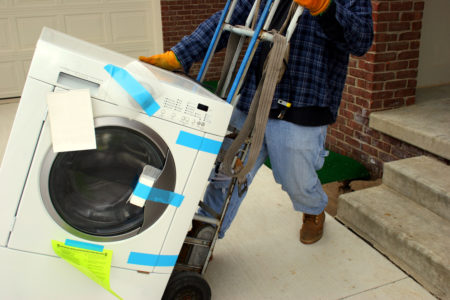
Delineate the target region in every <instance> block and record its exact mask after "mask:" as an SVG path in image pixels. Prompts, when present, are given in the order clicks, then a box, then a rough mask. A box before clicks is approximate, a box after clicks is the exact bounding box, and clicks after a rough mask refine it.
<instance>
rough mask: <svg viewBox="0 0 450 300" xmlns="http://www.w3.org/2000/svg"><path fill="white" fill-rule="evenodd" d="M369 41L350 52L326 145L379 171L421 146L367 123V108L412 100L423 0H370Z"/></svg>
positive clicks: (403, 103) (416, 153)
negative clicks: (360, 52) (361, 50)
mask: <svg viewBox="0 0 450 300" xmlns="http://www.w3.org/2000/svg"><path fill="white" fill-rule="evenodd" d="M372 8H373V22H374V33H375V36H374V43H373V45H372V47H371V49H370V50H369V52H368V53H367V54H366V55H364V56H363V57H351V59H350V64H349V67H348V76H347V83H346V86H345V89H344V93H343V97H342V103H341V107H340V110H339V117H338V120H337V122H336V123H335V124H333V125H332V126H330V128H329V132H328V133H329V134H328V138H327V147H328V148H329V149H330V150H332V151H335V152H338V153H341V154H344V155H347V156H350V157H353V158H354V159H356V160H358V161H360V162H362V163H363V164H364V165H365V166H366V167H368V168H369V170H370V171H371V173H372V175H373V176H375V177H378V176H380V175H381V172H382V163H383V162H387V161H392V160H397V159H401V158H406V157H411V156H417V155H421V154H423V153H424V152H423V150H420V149H418V148H415V147H413V146H411V145H408V144H405V143H403V142H401V141H399V140H396V139H393V138H391V137H389V136H386V135H384V134H382V133H380V132H377V131H375V130H372V129H371V128H369V126H368V124H369V115H370V113H371V112H374V111H379V110H386V109H392V108H397V107H400V106H404V105H411V104H413V103H414V101H415V91H416V85H417V72H418V65H419V46H420V33H421V28H422V15H423V9H424V1H423V0H408V1H395V0H372Z"/></svg>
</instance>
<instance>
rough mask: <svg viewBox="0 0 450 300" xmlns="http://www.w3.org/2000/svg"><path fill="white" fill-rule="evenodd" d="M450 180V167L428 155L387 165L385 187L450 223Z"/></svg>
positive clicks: (385, 167)
mask: <svg viewBox="0 0 450 300" xmlns="http://www.w3.org/2000/svg"><path fill="white" fill-rule="evenodd" d="M437 170H439V171H437ZM449 178H450V166H447V165H445V164H444V163H441V162H439V161H437V160H435V159H433V158H430V157H427V156H418V157H413V158H407V159H402V160H397V161H393V162H389V163H385V164H384V172H383V184H385V185H386V186H388V187H390V188H392V189H393V190H396V191H398V192H399V193H401V194H403V195H404V196H406V197H408V198H410V199H412V200H414V201H415V202H417V203H418V204H420V205H422V206H424V207H426V208H428V209H429V210H431V211H433V212H434V213H436V214H438V215H439V216H441V217H443V218H445V219H447V220H449V221H450V180H449Z"/></svg>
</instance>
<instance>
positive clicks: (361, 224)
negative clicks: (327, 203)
mask: <svg viewBox="0 0 450 300" xmlns="http://www.w3.org/2000/svg"><path fill="white" fill-rule="evenodd" d="M337 218H338V219H339V220H341V221H342V222H343V223H344V224H346V225H347V226H349V227H350V228H351V229H353V230H354V231H355V232H356V233H358V234H359V235H361V236H362V237H363V238H365V239H366V240H367V241H368V242H370V243H372V244H373V246H374V247H375V248H377V249H378V250H379V251H380V252H382V253H384V254H385V255H386V256H388V257H389V258H390V259H391V260H392V261H394V262H395V263H396V264H397V265H398V266H400V267H401V268H402V269H403V270H404V271H406V272H407V273H408V274H409V275H411V276H412V277H413V278H415V279H416V280H417V281H419V282H420V283H421V284H422V285H423V286H424V287H425V288H427V289H428V290H429V291H431V292H432V293H434V294H435V295H436V296H438V297H441V298H443V299H448V298H450V285H449V282H450V239H449V237H450V222H449V221H448V220H446V219H444V218H442V217H440V216H438V215H437V214H435V213H433V212H432V211H430V210H428V209H426V208H425V207H423V206H421V205H419V204H418V203H416V202H415V201H413V200H410V199H408V198H407V197H405V196H403V195H401V194H400V193H398V192H396V191H394V190H392V189H391V188H389V187H387V186H386V185H384V184H382V185H380V186H377V187H373V188H369V189H365V190H360V191H356V192H352V193H347V194H343V195H341V196H340V197H339V205H338V211H337Z"/></svg>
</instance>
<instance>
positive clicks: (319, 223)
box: [300, 212, 325, 244]
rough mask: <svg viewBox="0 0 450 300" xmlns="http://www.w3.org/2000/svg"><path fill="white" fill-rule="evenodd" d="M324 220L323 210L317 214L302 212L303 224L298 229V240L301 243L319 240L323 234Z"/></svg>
mask: <svg viewBox="0 0 450 300" xmlns="http://www.w3.org/2000/svg"><path fill="white" fill-rule="evenodd" d="M324 222H325V213H324V212H322V213H321V214H319V215H309V214H303V226H302V228H301V229H300V242H302V243H303V244H313V243H315V242H317V241H318V240H320V238H321V237H322V235H323V223H324Z"/></svg>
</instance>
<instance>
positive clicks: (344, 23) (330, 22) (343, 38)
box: [316, 0, 373, 56]
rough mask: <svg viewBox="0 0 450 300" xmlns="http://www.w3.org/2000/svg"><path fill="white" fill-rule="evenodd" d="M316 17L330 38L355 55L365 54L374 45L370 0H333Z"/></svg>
mask: <svg viewBox="0 0 450 300" xmlns="http://www.w3.org/2000/svg"><path fill="white" fill-rule="evenodd" d="M316 18H317V21H318V23H319V24H320V26H321V28H322V29H323V31H324V32H325V34H326V35H327V37H328V38H330V39H331V40H333V41H334V42H336V45H337V46H338V47H341V48H344V49H346V50H348V51H349V52H350V53H352V54H354V55H357V56H362V55H364V53H366V52H367V50H369V48H370V46H371V45H372V40H373V23H372V4H371V1H370V0H332V2H331V3H330V5H329V6H328V8H327V10H326V11H324V12H323V13H322V14H320V15H318V16H317V17H316Z"/></svg>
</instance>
